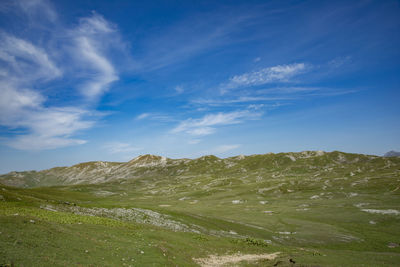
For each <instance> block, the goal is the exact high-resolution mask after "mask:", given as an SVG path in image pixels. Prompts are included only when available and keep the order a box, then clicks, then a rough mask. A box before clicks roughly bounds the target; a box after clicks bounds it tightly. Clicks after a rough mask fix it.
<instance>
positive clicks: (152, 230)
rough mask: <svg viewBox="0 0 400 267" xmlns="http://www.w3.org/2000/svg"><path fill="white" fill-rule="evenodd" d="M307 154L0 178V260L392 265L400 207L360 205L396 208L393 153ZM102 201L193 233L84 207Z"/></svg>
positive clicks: (397, 175) (399, 253) (397, 164)
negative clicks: (269, 256)
mask: <svg viewBox="0 0 400 267" xmlns="http://www.w3.org/2000/svg"><path fill="white" fill-rule="evenodd" d="M307 155H308V154H301V153H289V154H275V155H269V154H268V155H255V156H249V157H246V158H245V159H238V158H231V159H227V160H220V159H218V158H216V157H205V158H201V159H198V160H194V161H191V162H186V163H184V164H183V163H179V164H175V165H171V166H169V165H167V166H161V167H157V166H151V167H149V169H148V170H147V171H146V168H145V167H140V168H139V169H140V170H137V172H136V173H135V178H121V179H115V180H110V181H108V182H105V183H98V184H80V185H57V186H51V187H40V188H29V189H27V188H16V187H11V186H0V195H1V197H0V232H1V234H0V266H1V264H3V265H5V264H11V263H13V264H15V265H16V266H71V265H76V266H197V265H196V263H195V262H194V261H193V259H194V258H204V257H207V256H208V255H215V254H217V255H226V254H235V253H238V251H240V253H242V254H246V253H247V254H263V253H273V252H278V251H279V252H281V254H279V257H278V258H276V259H275V260H270V261H266V260H259V261H254V262H240V263H238V264H239V265H240V266H273V265H275V264H277V266H292V263H290V261H289V259H292V260H294V261H295V262H296V264H295V265H294V266H397V265H399V262H400V247H395V248H390V247H388V244H389V243H395V244H399V243H400V232H399V231H398V229H400V215H395V214H372V213H368V212H364V211H362V208H367V209H379V210H389V209H394V210H398V209H399V206H400V189H396V188H398V187H399V185H400V184H399V182H400V159H397V158H390V159H387V158H380V157H370V156H365V155H357V154H346V153H341V152H332V153H327V154H324V155H322V156H312V157H305V156H307ZM289 156H292V157H294V159H295V161H293V160H292V159H291V158H290V157H289ZM93 164H94V163H87V164H86V165H88V166H89V167H90V168H91V170H93V168H94V167H93ZM86 165H85V164H81V165H79V166H80V168H81V169H82V168H86V167H87V166H86ZM117 165H118V166H120V165H123V163H118V164H117ZM228 165H230V167H227V166H228ZM61 169H62V171H63V172H64V171H65V169H64V168H61ZM179 170H183V171H181V172H179ZM139 174H140V175H139ZM31 175H32V173H29V179H31V178H32V176H31ZM53 175H54V173H53ZM7 179H11V178H10V177H8V178H7ZM31 181H32V180H29V183H31ZM19 182H21V180H19ZM45 207H48V208H50V210H48V209H44V208H45ZM99 208H103V209H107V211H113V210H114V209H118V208H124V209H126V210H129V209H137V208H140V209H145V210H150V211H154V212H157V213H158V214H160V216H162V217H161V219H159V220H167V219H168V220H171V221H172V222H177V223H180V224H184V225H186V226H187V227H188V228H189V229H192V230H196V232H187V231H186V232H183V231H173V230H171V228H168V227H159V226H157V225H156V224H155V223H154V221H155V220H150V218H149V220H145V221H146V222H145V223H139V222H138V221H135V219H133V220H128V219H126V218H124V217H118V216H110V215H109V214H101V215H99V214H100V213H96V214H90V212H89V211H91V210H95V209H99ZM52 209H54V210H57V211H52ZM83 211H85V212H83ZM146 216H147V215H146ZM149 216H150V215H149ZM151 216H152V215H151ZM157 216H158V215H157ZM142 218H144V217H142ZM153 219H154V218H153ZM157 220H158V219H157ZM140 222H143V221H140ZM164 225H165V224H164ZM86 251H87V252H86ZM142 252H143V253H142Z"/></svg>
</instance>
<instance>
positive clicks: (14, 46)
mask: <svg viewBox="0 0 400 267" xmlns="http://www.w3.org/2000/svg"><path fill="white" fill-rule="evenodd" d="M0 44H1V45H0V61H3V62H4V63H5V64H6V66H7V69H4V68H2V69H3V71H4V72H5V74H7V76H9V77H7V79H10V78H11V77H10V75H11V76H16V75H18V77H14V78H17V79H18V81H19V83H21V82H27V83H28V82H32V81H35V80H39V79H44V80H51V79H54V78H57V77H59V76H61V74H62V72H61V70H60V69H59V68H58V67H57V66H56V64H55V63H54V62H53V61H52V60H50V58H49V56H48V55H47V53H46V52H45V51H44V49H41V48H39V47H37V46H35V45H33V44H32V43H30V42H28V41H26V40H22V39H20V38H17V37H15V36H11V35H9V34H6V33H2V34H0ZM10 72H12V73H10Z"/></svg>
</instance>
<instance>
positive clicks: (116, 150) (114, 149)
mask: <svg viewBox="0 0 400 267" xmlns="http://www.w3.org/2000/svg"><path fill="white" fill-rule="evenodd" d="M103 148H104V149H106V150H107V151H108V152H109V153H111V154H123V153H133V152H136V151H139V150H142V148H138V147H135V146H133V145H132V144H129V143H122V142H110V143H107V144H105V145H104V146H103Z"/></svg>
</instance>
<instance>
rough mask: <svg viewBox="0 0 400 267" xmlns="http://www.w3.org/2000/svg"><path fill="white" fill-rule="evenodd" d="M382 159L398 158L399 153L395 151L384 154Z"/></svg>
mask: <svg viewBox="0 0 400 267" xmlns="http://www.w3.org/2000/svg"><path fill="white" fill-rule="evenodd" d="M383 156H384V157H400V152H397V151H394V150H392V151H389V152H387V153H385V155H383Z"/></svg>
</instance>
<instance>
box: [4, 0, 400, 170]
mask: <svg viewBox="0 0 400 267" xmlns="http://www.w3.org/2000/svg"><path fill="white" fill-rule="evenodd" d="M399 47H400V2H399V1H397V0H396V1H394V0H387V1H369V0H362V1H320V0H315V1H289V0H288V1H279V0H277V1H249V0H247V1H236V0H230V1H183V0H181V1H173V0H167V1H152V0H149V1H128V0H123V1H122V0H116V1H101V0H99V1H90V0H79V1H70V0H68V1H47V0H2V1H1V2H0V173H6V172H9V171H14V170H15V171H22V170H41V169H46V168H51V167H55V166H68V165H72V164H76V163H79V162H85V161H95V160H103V161H128V160H130V159H132V158H134V157H136V156H138V155H141V154H156V155H161V156H166V157H170V158H196V157H200V156H202V155H208V154H214V155H216V156H219V157H229V156H233V155H239V154H244V155H249V154H264V153H269V152H274V153H278V152H295V151H304V150H324V151H334V150H340V151H344V152H351V153H364V154H374V155H382V154H383V153H385V152H387V151H389V150H397V151H399V150H400V123H399V122H400V120H399V118H400V105H399V100H400V49H399Z"/></svg>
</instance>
